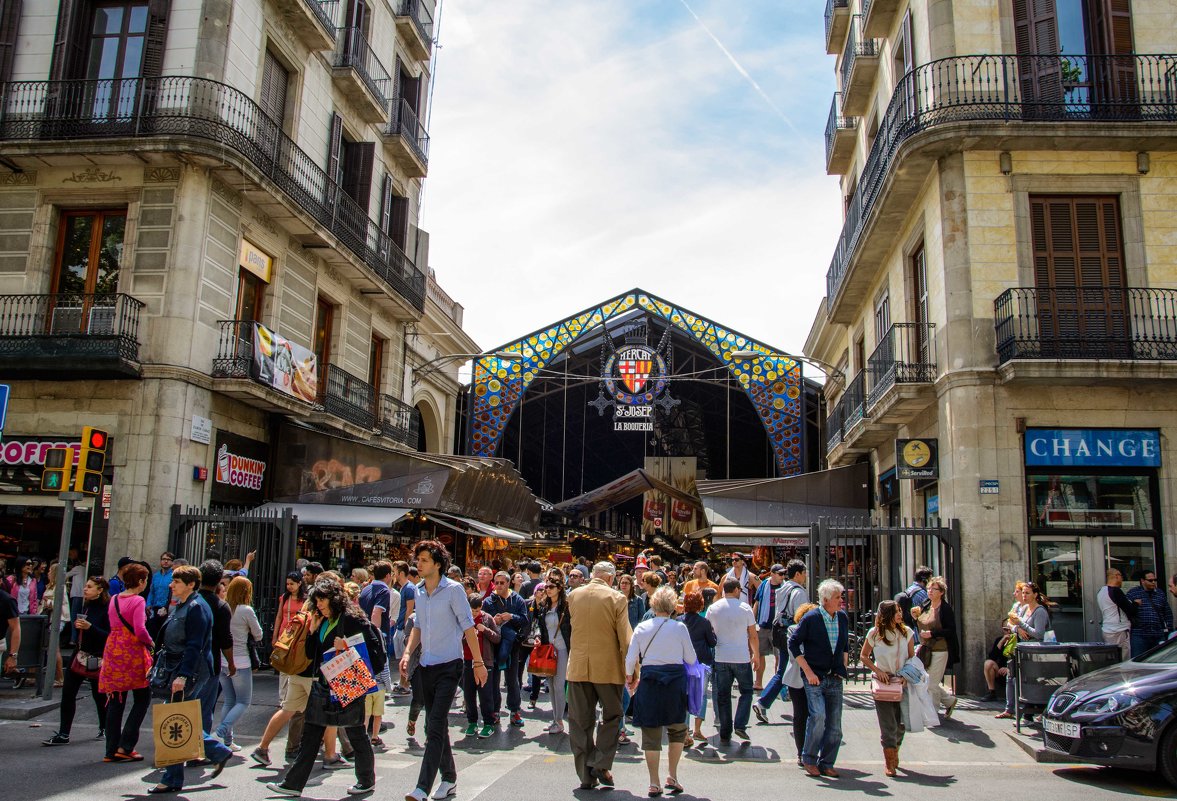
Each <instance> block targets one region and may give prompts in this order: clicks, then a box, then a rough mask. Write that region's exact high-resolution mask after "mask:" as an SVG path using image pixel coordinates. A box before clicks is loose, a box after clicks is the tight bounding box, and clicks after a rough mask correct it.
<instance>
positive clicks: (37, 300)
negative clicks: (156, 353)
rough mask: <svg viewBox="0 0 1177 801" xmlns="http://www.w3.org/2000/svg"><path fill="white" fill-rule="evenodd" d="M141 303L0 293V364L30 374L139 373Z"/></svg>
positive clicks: (124, 298) (113, 297)
mask: <svg viewBox="0 0 1177 801" xmlns="http://www.w3.org/2000/svg"><path fill="white" fill-rule="evenodd" d="M143 305H144V304H143V303H142V301H139V300H136V299H135V298H133V297H131V296H130V295H124V294H121V293H119V294H101V295H85V294H73V293H59V294H55V295H0V361H2V362H5V363H7V366H9V367H16V368H18V369H20V368H22V367H24V368H27V369H29V370H30V371H36V370H40V369H42V368H44V369H51V370H53V371H55V372H61V373H65V372H76V371H79V370H80V371H87V370H93V371H98V372H102V371H109V370H111V369H113V370H114V371H115V372H124V371H126V372H132V373H136V374H137V371H138V367H137V365H138V362H139V314H140V312H141V311H142V310H143ZM120 365H123V366H124V368H126V369H120ZM9 372H11V371H9Z"/></svg>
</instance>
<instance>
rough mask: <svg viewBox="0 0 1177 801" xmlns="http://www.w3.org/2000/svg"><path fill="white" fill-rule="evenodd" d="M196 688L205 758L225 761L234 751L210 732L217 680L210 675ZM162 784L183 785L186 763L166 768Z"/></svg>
mask: <svg viewBox="0 0 1177 801" xmlns="http://www.w3.org/2000/svg"><path fill="white" fill-rule="evenodd" d="M210 688H211V690H210ZM194 689H195V691H194V692H193V693H192V697H193V698H195V699H197V700H199V701H200V717H201V720H202V723H201V725H202V726H203V728H204V731H203V735H204V758H205V759H211V760H212V761H213V762H223V761H225V760H226V759H228V758H229V757H231V756H233V752H232V751H230V750H229V749H228V748H226V747H225V746H224V745H222V744H221V743H220V742H218V741H217V740H216V739H215V738H213V736H212V735H210V734H209V729H211V728H212V725H211V721H212V717H213V707H214V706H216V703H217V681H216V679H214V678H213V677H211V676H210V677H208V678H206V679H205V680H204V681H203V682H202V683H200V684H197V686H196V687H195V688H194ZM204 721H208V722H204ZM160 784H166V785H167V786H168V787H183V786H184V763H183V762H181V763H180V764H179V765H169V766H168V767H166V768H164V769H163V777H162V778H161V779H160Z"/></svg>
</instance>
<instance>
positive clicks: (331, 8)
mask: <svg viewBox="0 0 1177 801" xmlns="http://www.w3.org/2000/svg"><path fill="white" fill-rule="evenodd" d="M301 2H302V3H303V4H304V5H306V6H307V7H308V8H310V10H311V13H312V14H314V15H315V19H316V20H318V22H319V24H320V25H322V26H323V30H325V31H327V32H328V33H330V34H331V35H332V36H334V35H335V31H336V25H335V20H337V19H339V5H340V2H341V0H301Z"/></svg>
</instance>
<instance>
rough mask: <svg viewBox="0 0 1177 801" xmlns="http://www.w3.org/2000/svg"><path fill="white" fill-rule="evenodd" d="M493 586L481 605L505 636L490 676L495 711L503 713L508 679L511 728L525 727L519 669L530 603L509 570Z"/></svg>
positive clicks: (528, 619) (508, 705)
mask: <svg viewBox="0 0 1177 801" xmlns="http://www.w3.org/2000/svg"><path fill="white" fill-rule="evenodd" d="M493 587H494V591H493V592H491V594H490V595H489V596H487V598H486V600H484V601H483V602H482V611H483V612H486V613H487V614H488V615H490V616H491V617H493V618H494V621H495V623H496V624H497V625H498V627H499V635H500V636H501V637H502V639H500V640H499V645H498V653H497V659H495V664H494V668H493V669H492V670H491V673H490V680H491V686H492V687H493V688H494V704H493V706H494V712H495V716H496V717H498V715H499V714H500V713H501V712H502V709H503V695H502V685H501V682H502V677H503V676H506V678H507V708H508V709H509V710H511V725H512V726H522V725H523V715H522V714H521V712H520V710H521V708H522V698H521V695H522V693H521V692H520V685H521V684H522V681H521V679H522V677H523V674H522V671H521V670H520V669H519V667H520V659H522V655H523V654H522V648H521V647H520V644H521V643H522V642H523V638H524V636H525V635H526V633H527V629H528V627H529V626H530V625H531V618H529V617H528V616H527V601H524V600H523V599H522V598H521V597H520V596H519V593H517V592H515V591H514V590H512V589H511V576H510V575H509V574H508V573H507V572H506V571H503V570H500V571H499V572H498V573H495V574H494V585H493Z"/></svg>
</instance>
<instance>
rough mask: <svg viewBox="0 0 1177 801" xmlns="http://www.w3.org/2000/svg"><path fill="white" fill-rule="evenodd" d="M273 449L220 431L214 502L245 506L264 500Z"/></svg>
mask: <svg viewBox="0 0 1177 801" xmlns="http://www.w3.org/2000/svg"><path fill="white" fill-rule="evenodd" d="M269 452H270V447H269V446H268V445H267V444H266V443H264V442H258V441H257V440H254V439H249V438H248V437H241V436H238V435H237V434H231V433H229V432H228V431H218V432H217V440H216V447H215V448H214V450H213V455H214V458H215V464H214V465H213V470H212V474H213V484H212V502H213V503H225V504H234V505H242V506H246V505H254V504H258V503H261V502H262V500H263V498H264V494H263V492H262V490H263V488H264V486H265V481H266V469H267V466H268V465H267V460H268V459H269Z"/></svg>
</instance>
